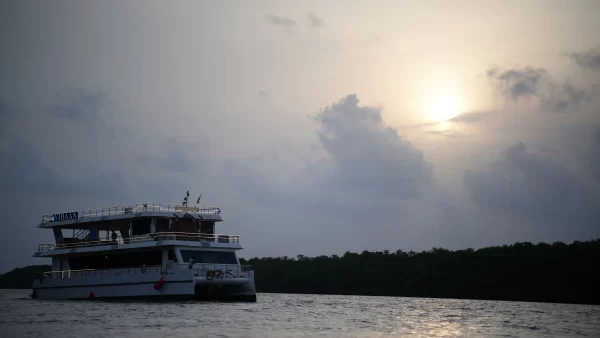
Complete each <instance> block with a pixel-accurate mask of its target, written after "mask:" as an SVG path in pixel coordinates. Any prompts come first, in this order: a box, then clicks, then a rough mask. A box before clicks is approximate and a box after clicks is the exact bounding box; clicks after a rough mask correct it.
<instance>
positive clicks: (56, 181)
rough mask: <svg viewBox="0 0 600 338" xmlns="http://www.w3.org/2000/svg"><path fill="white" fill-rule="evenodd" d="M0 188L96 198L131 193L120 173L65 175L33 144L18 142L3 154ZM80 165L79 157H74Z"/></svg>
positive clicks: (0, 166)
mask: <svg viewBox="0 0 600 338" xmlns="http://www.w3.org/2000/svg"><path fill="white" fill-rule="evenodd" d="M0 156H1V157H2V158H3V164H2V165H0V189H2V191H3V194H7V193H13V194H15V193H28V194H37V195H43V196H54V197H56V196H94V197H97V198H118V197H120V196H124V195H126V194H127V191H128V188H127V186H128V185H127V182H126V181H125V179H124V178H123V176H122V175H121V174H120V173H119V172H116V171H112V172H100V173H96V174H93V175H90V176H80V177H72V176H64V175H60V174H59V173H57V172H56V171H54V170H52V169H51V168H49V167H48V166H47V165H45V164H44V163H43V162H42V159H41V156H40V154H39V152H38V151H37V150H36V149H35V148H34V147H33V146H31V145H30V144H27V143H23V142H14V143H12V144H11V146H10V147H8V149H7V150H5V151H3V152H2V153H0ZM72 160H73V165H77V161H78V157H75V158H72Z"/></svg>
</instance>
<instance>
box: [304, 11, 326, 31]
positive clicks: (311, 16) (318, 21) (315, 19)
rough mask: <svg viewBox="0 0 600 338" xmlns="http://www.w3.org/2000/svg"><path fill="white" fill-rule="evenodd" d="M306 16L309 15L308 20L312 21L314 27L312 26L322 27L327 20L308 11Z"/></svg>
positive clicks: (311, 25)
mask: <svg viewBox="0 0 600 338" xmlns="http://www.w3.org/2000/svg"><path fill="white" fill-rule="evenodd" d="M306 16H308V20H309V22H310V27H312V28H321V27H323V26H324V25H325V22H324V21H323V19H321V18H319V17H318V16H316V15H314V14H312V13H307V14H306Z"/></svg>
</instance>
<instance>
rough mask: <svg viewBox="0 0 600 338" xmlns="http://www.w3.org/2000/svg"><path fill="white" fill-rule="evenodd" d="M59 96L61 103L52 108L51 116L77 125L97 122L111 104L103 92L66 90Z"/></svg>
mask: <svg viewBox="0 0 600 338" xmlns="http://www.w3.org/2000/svg"><path fill="white" fill-rule="evenodd" d="M57 96H58V101H59V102H58V103H57V104H55V105H53V106H52V107H51V108H50V113H51V115H52V116H54V117H56V118H59V119H65V120H69V121H72V122H75V123H83V122H88V121H95V120H97V119H98V118H99V117H100V114H101V111H102V109H104V108H105V107H106V106H107V104H108V103H109V100H108V98H107V97H106V95H104V94H103V93H102V92H100V91H93V92H92V91H89V90H86V89H83V88H65V89H63V90H62V91H60V92H59V93H58V95H57Z"/></svg>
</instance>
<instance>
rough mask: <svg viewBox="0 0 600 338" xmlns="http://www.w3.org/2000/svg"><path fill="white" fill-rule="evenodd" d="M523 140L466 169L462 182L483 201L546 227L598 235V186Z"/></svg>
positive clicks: (552, 230) (540, 228)
mask: <svg viewBox="0 0 600 338" xmlns="http://www.w3.org/2000/svg"><path fill="white" fill-rule="evenodd" d="M588 182H589V181H588V180H587V179H586V177H585V176H582V175H581V174H579V173H577V172H575V171H574V170H572V169H570V168H569V166H568V165H566V164H564V163H561V162H559V161H556V160H554V159H552V158H551V157H549V156H545V155H539V154H535V153H532V152H531V151H529V150H528V149H527V147H526V146H525V145H524V144H523V143H517V144H516V145H514V146H512V147H509V148H508V149H506V150H505V151H504V152H503V153H502V155H501V157H500V159H498V160H497V161H495V162H494V163H492V164H491V166H490V167H489V168H487V169H482V170H478V171H470V170H468V171H466V172H465V174H464V178H463V184H464V187H465V189H466V190H467V192H468V193H469V194H470V196H471V199H472V200H473V201H474V202H475V203H476V204H477V205H478V206H480V207H485V208H489V209H495V210H503V211H504V212H507V213H509V214H515V215H518V216H520V217H522V218H524V219H525V220H527V222H529V223H528V224H529V226H532V227H537V228H538V231H543V232H546V233H553V234H556V233H562V234H566V233H570V234H571V235H577V236H583V237H588V238H589V236H598V235H600V233H599V232H598V230H600V229H598V228H597V224H598V222H600V209H598V208H597V206H596V205H594V201H595V200H597V198H598V197H600V195H599V192H600V191H599V189H598V187H597V186H593V185H589V184H588Z"/></svg>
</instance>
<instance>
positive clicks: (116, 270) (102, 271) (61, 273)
mask: <svg viewBox="0 0 600 338" xmlns="http://www.w3.org/2000/svg"><path fill="white" fill-rule="evenodd" d="M142 269H144V270H143V271H142ZM160 269H161V265H147V266H146V267H142V266H132V267H122V268H112V269H80V270H62V271H47V272H44V273H43V276H44V278H52V277H53V276H57V277H59V278H63V279H64V278H71V275H72V274H73V275H74V276H77V274H78V273H86V276H87V274H89V273H93V275H94V276H95V275H97V274H98V275H100V276H103V275H105V274H110V273H111V272H112V273H119V274H120V273H123V272H127V274H131V273H132V271H133V272H134V273H135V272H137V270H140V272H142V273H145V272H147V271H148V270H150V271H153V270H154V271H160Z"/></svg>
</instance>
